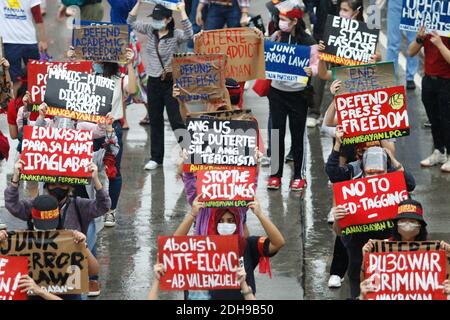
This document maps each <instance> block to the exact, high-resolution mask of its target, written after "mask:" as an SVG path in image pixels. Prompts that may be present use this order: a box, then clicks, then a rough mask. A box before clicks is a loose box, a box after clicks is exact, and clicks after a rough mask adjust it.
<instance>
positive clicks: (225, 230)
mask: <svg viewBox="0 0 450 320" xmlns="http://www.w3.org/2000/svg"><path fill="white" fill-rule="evenodd" d="M235 231H236V224H234V223H219V224H218V225H217V232H218V233H219V234H220V235H221V236H227V235H230V234H233V233H234V232H235Z"/></svg>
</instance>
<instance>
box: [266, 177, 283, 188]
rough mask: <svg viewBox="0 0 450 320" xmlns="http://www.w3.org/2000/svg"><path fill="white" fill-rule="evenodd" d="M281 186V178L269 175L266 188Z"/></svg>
mask: <svg viewBox="0 0 450 320" xmlns="http://www.w3.org/2000/svg"><path fill="white" fill-rule="evenodd" d="M280 187H281V178H278V177H270V178H269V181H268V182H267V189H272V190H278V189H280Z"/></svg>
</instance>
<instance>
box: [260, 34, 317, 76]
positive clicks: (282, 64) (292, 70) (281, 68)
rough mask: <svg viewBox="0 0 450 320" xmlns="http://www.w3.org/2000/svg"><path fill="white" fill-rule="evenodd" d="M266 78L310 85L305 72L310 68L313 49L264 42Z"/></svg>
mask: <svg viewBox="0 0 450 320" xmlns="http://www.w3.org/2000/svg"><path fill="white" fill-rule="evenodd" d="M264 55H265V61H266V78H267V79H272V80H278V81H288V82H297V83H303V84H307V83H308V80H309V78H308V76H307V74H306V72H305V71H304V70H303V68H305V67H309V60H310V56H311V48H310V47H308V46H297V45H293V44H286V43H281V42H272V41H267V40H266V41H265V42H264Z"/></svg>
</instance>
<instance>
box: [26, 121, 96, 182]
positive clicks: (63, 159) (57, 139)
mask: <svg viewBox="0 0 450 320" xmlns="http://www.w3.org/2000/svg"><path fill="white" fill-rule="evenodd" d="M92 152H93V131H88V130H73V129H58V128H52V127H34V126H33V127H31V126H24V128H23V141H22V153H21V159H22V160H23V161H25V165H24V166H23V169H22V171H21V175H20V179H21V180H26V181H43V182H50V183H68V184H88V183H89V178H90V177H91V176H92V173H91V172H89V170H88V165H89V164H90V163H91V162H92Z"/></svg>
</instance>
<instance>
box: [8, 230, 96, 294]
mask: <svg viewBox="0 0 450 320" xmlns="http://www.w3.org/2000/svg"><path fill="white" fill-rule="evenodd" d="M86 250H87V249H86V246H85V245H84V244H82V243H80V244H76V243H75V242H74V241H73V233H72V231H66V230H58V231H20V232H13V233H12V234H10V235H9V237H8V240H7V241H4V242H2V243H0V255H4V256H26V257H28V271H29V275H30V277H31V278H33V280H34V281H35V282H36V284H37V285H39V286H40V287H42V288H43V289H45V290H46V291H47V292H50V293H54V294H57V295H61V294H83V293H87V292H88V291H89V285H88V280H89V278H88V262H87V258H86Z"/></svg>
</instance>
